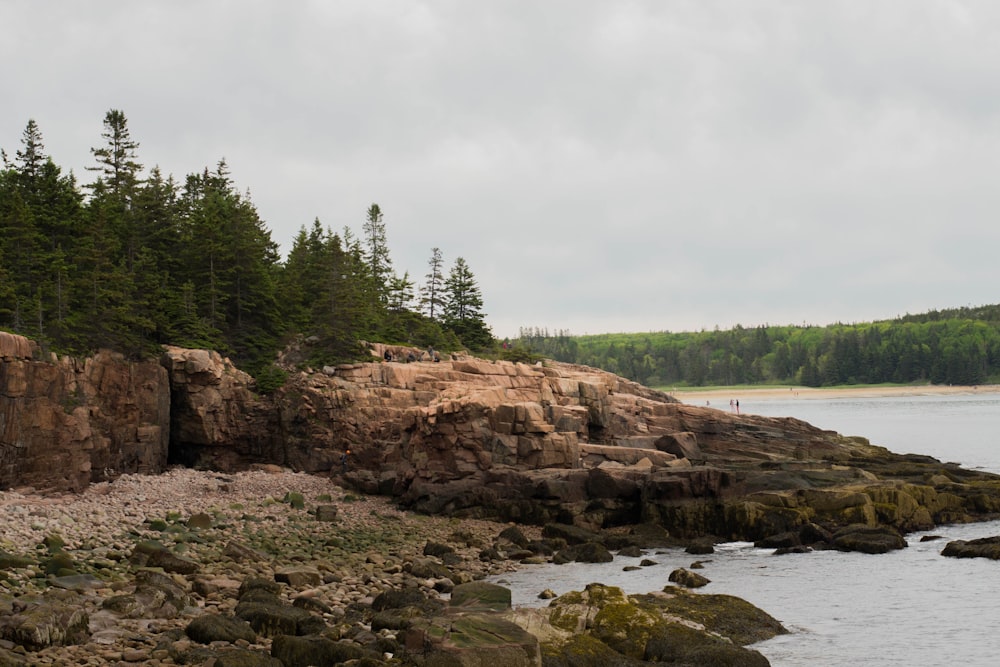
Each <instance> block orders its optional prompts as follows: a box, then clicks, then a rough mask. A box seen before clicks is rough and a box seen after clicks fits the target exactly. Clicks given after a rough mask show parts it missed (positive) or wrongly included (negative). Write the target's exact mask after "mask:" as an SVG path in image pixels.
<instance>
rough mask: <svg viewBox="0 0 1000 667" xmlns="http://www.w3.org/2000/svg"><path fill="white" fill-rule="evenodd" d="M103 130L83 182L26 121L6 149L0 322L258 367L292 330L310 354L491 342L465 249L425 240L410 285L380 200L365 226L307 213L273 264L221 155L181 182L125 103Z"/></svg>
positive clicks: (267, 241)
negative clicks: (157, 161) (134, 130)
mask: <svg viewBox="0 0 1000 667" xmlns="http://www.w3.org/2000/svg"><path fill="white" fill-rule="evenodd" d="M103 128H104V129H103V132H102V133H101V135H100V137H99V140H98V137H96V136H95V140H97V144H98V145H97V146H96V147H94V148H92V149H91V153H92V156H93V166H92V167H88V168H87V172H88V173H87V177H88V178H87V182H86V183H84V184H83V185H82V186H81V185H80V184H79V183H78V182H77V178H76V176H75V175H74V174H72V173H70V174H64V173H63V170H62V169H61V168H60V167H59V166H58V165H57V164H56V163H55V161H54V160H53V159H52V158H51V157H50V156H49V155H47V154H46V153H45V147H44V142H43V139H42V132H41V129H40V128H39V127H38V125H37V124H36V123H35V122H34V121H33V120H29V121H28V123H27V126H26V128H25V129H24V132H23V135H22V139H21V145H20V147H19V148H18V149H17V150H16V151H15V154H14V155H13V156H10V155H8V153H7V152H6V151H4V152H3V154H2V159H3V164H2V169H0V329H4V330H7V331H11V332H14V333H18V334H22V335H25V336H28V337H30V338H33V339H35V340H36V341H38V342H39V343H40V344H41V345H42V346H43V348H44V349H46V350H50V351H53V352H59V353H68V354H74V355H80V354H87V353H90V352H93V351H95V350H97V349H100V348H110V349H113V350H117V351H119V352H123V353H125V354H126V355H129V356H131V357H142V356H147V355H150V354H157V353H158V352H159V346H160V345H162V344H174V345H180V346H186V347H199V348H211V349H215V350H218V351H220V352H221V353H223V354H225V355H229V356H231V357H232V358H233V360H234V362H236V363H237V364H238V365H239V366H240V367H241V368H244V369H246V370H248V371H249V372H251V373H253V374H255V375H257V376H258V379H261V377H264V376H268V375H269V374H273V373H275V372H276V371H275V369H274V367H273V366H272V364H271V362H272V361H273V360H274V358H275V354H276V352H277V351H278V350H279V349H280V348H281V347H282V346H283V345H284V344H286V343H287V342H288V341H289V340H291V339H292V338H293V337H294V336H297V335H299V336H303V337H307V338H309V339H310V340H312V341H313V342H314V343H315V344H314V345H313V346H311V349H313V350H314V352H313V358H312V359H310V362H312V363H315V364H322V363H335V362H338V361H347V360H352V359H357V358H359V356H361V357H363V356H365V355H364V352H363V351H362V350H360V349H359V347H358V341H359V340H375V341H383V342H389V343H398V344H410V345H414V346H419V347H425V346H434V347H435V348H438V349H442V350H454V349H461V348H467V349H471V350H475V351H479V350H481V349H483V348H488V347H490V346H493V345H494V340H493V336H492V334H491V332H490V330H489V328H488V327H487V326H486V324H485V321H484V317H485V313H484V312H483V297H482V293H481V291H480V289H479V286H478V284H477V282H476V279H475V275H474V274H473V273H472V270H471V269H470V267H469V266H468V264H467V263H466V262H465V260H464V259H463V258H461V257H458V258H456V259H455V260H454V262H453V263H452V265H451V267H450V269H449V268H448V267H446V265H445V261H444V254H443V252H442V251H441V249H439V248H428V249H427V252H428V263H427V273H426V274H425V275H424V277H423V278H422V279H421V280H419V282H417V281H415V280H414V279H412V278H411V276H410V274H409V273H408V272H403V273H402V274H399V273H397V271H396V270H395V269H394V267H393V265H392V261H391V257H390V253H389V250H388V242H387V233H386V223H385V221H384V218H383V212H382V210H381V208H380V207H379V206H378V205H377V204H372V205H371V206H370V207H369V208H368V209H367V210H359V211H358V222H359V223H361V232H360V233H355V232H352V231H351V229H350V228H349V227H345V228H344V229H343V231H342V232H340V233H334V232H333V231H331V230H330V229H328V228H325V227H324V226H323V225H321V224H320V221H319V220H318V219H317V220H314V221H313V222H312V225H311V226H306V225H305V224H303V226H302V227H301V229H300V231H299V234H298V236H297V237H296V238H295V241H294V244H293V246H292V248H291V250H290V252H289V253H288V256H287V258H286V259H284V260H282V258H281V257H280V255H279V252H278V246H277V244H276V243H275V242H273V241H272V240H271V234H270V232H269V230H268V229H267V227H266V226H265V224H264V221H263V220H261V219H260V217H259V216H258V214H257V210H256V208H255V207H254V204H253V202H252V201H251V199H250V197H249V195H248V194H245V193H242V192H241V191H240V190H239V189H238V188H237V186H236V184H235V183H234V182H233V180H232V178H231V176H230V174H229V171H228V168H227V166H226V163H225V161H224V160H222V161H220V162H219V163H218V164H217V165H216V166H215V167H214V168H211V169H209V168H204V169H201V170H200V171H197V172H194V173H191V174H189V175H187V176H186V177H185V179H184V180H183V182H181V183H178V182H176V181H175V180H174V179H173V177H172V176H169V175H164V174H162V173H160V170H159V169H158V168H152V169H150V170H149V171H148V173H146V172H144V170H143V166H142V164H141V163H140V161H139V160H140V158H139V153H138V148H139V143H138V142H137V141H136V140H134V139H133V138H132V137H131V136H130V132H129V129H128V121H127V119H126V117H125V114H124V113H123V112H121V111H119V110H111V111H109V112H107V114H106V115H105V117H104V122H103ZM280 380H281V378H280V377H271V378H269V379H268V381H269V382H270V383H271V384H274V383H277V382H280Z"/></svg>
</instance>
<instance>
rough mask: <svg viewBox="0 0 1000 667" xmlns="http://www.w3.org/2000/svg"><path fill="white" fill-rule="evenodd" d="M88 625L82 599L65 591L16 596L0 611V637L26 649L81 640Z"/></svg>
mask: <svg viewBox="0 0 1000 667" xmlns="http://www.w3.org/2000/svg"><path fill="white" fill-rule="evenodd" d="M89 626H90V616H89V615H88V614H87V612H86V610H85V609H84V606H83V602H82V600H81V599H80V598H79V597H78V596H77V595H76V594H75V593H69V592H68V591H60V592H59V594H56V593H47V594H45V595H41V596H38V597H22V598H17V599H16V600H14V601H13V602H11V604H10V607H9V608H8V609H3V610H2V612H0V638H2V639H5V640H7V641H10V642H13V643H14V644H16V645H18V646H22V647H24V648H26V649H27V650H29V651H39V650H41V649H44V648H48V647H50V646H66V645H70V644H79V643H82V642H85V641H86V640H87V639H88V638H89V637H90V630H89Z"/></svg>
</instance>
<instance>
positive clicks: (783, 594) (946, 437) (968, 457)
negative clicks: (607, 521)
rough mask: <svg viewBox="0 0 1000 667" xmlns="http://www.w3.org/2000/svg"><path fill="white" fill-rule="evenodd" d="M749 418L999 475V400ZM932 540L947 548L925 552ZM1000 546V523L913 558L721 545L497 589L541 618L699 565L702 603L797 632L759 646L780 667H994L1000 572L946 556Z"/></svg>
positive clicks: (953, 532)
mask: <svg viewBox="0 0 1000 667" xmlns="http://www.w3.org/2000/svg"><path fill="white" fill-rule="evenodd" d="M740 407H741V410H742V411H743V412H744V413H754V414H760V415H768V416H790V417H797V418H799V419H804V420H805V421H808V422H810V423H812V424H814V425H816V426H819V427H821V428H826V429H831V430H835V431H838V432H840V433H843V434H845V435H862V436H865V437H867V438H869V439H870V440H871V441H872V443H874V444H878V445H883V446H885V447H888V448H889V449H891V450H892V451H895V452H901V453H908V452H912V453H919V454H929V455H931V456H934V457H935V458H939V459H941V460H944V461H955V462H957V463H960V464H961V465H962V466H963V467H967V468H978V469H984V470H988V471H991V472H997V473H1000V443H998V442H997V439H998V435H997V434H1000V394H993V395H986V396H984V395H981V394H976V395H949V396H918V397H900V398H867V399H852V398H832V399H783V400H760V401H754V400H749V399H748V400H745V401H744V400H741V401H740ZM924 535H934V536H940V538H941V539H937V540H933V541H926V542H923V541H921V538H922V537H923V536H924ZM990 535H1000V522H988V523H978V524H970V525H962V526H941V527H939V528H937V529H935V530H934V531H931V532H930V533H926V534H925V533H915V534H911V535H908V536H907V538H908V543H909V546H908V547H907V548H906V549H902V550H900V551H895V552H892V553H889V554H882V555H869V554H858V553H842V552H836V551H817V552H813V553H808V554H789V555H785V556H775V555H773V552H772V550H769V549H757V548H755V547H754V546H753V545H752V544H750V543H742V542H740V543H729V544H723V545H718V546H717V547H716V553H715V554H712V555H710V556H704V557H695V556H691V555H689V554H686V553H685V552H684V551H683V550H681V549H669V550H660V551H656V552H653V551H650V552H649V553H647V555H646V556H644V557H645V558H651V559H652V560H655V561H656V563H657V564H656V565H654V566H650V567H643V568H641V569H640V570H636V571H632V572H626V571H624V569H623V568H625V567H626V566H628V565H638V562H639V560H641V559H639V558H628V557H624V556H616V558H615V560H614V562H613V563H606V564H582V563H574V564H568V565H535V566H527V567H525V568H523V569H521V570H519V571H518V572H516V573H511V574H507V575H504V576H502V577H498V578H495V579H494V580H500V581H502V583H504V584H505V585H507V586H509V587H510V588H511V590H512V591H513V598H514V604H515V605H516V606H517V605H523V606H542V605H545V604H548V603H547V602H546V601H542V600H539V599H538V597H537V596H538V593H539V592H541V591H542V590H544V589H546V588H550V589H552V590H553V591H555V592H556V593H557V594H562V593H566V592H568V591H572V590H582V589H583V588H584V587H585V586H586V585H587V584H588V583H591V582H600V583H604V584H608V585H612V586H620V587H621V588H623V589H624V590H625V591H626V592H627V593H646V592H650V591H654V590H660V589H662V588H663V587H664V586H667V585H669V584H668V582H667V577H668V576H669V574H670V572H671V571H672V570H674V569H675V568H678V567H689V566H690V565H691V563H692V562H693V561H694V560H696V559H697V560H701V561H702V562H703V563H704V569H702V570H699V572H700V573H701V574H703V575H704V576H706V577H708V578H709V579H710V580H711V582H712V583H710V584H709V585H708V586H706V587H704V588H702V589H699V591H700V592H704V593H725V594H729V595H735V596H737V597H741V598H743V599H745V600H748V601H749V602H752V603H753V604H755V605H757V606H758V607H760V608H761V609H763V610H765V611H767V612H768V613H769V614H771V615H772V616H774V617H775V618H777V619H778V620H779V621H781V622H782V623H783V624H784V625H785V627H786V628H788V629H789V630H790V631H791V632H790V634H788V635H783V636H780V637H777V638H775V639H772V640H769V641H766V642H762V643H760V644H757V645H755V646H754V648H756V649H757V650H759V651H760V652H761V653H763V654H764V655H765V656H767V658H768V660H770V662H771V664H772V665H773V666H775V667H780V666H792V665H795V666H799V665H826V666H830V667H834V666H845V667H846V666H847V665H851V666H854V665H952V664H960V665H984V666H985V665H995V664H998V660H1000V658H998V657H997V656H1000V631H998V629H1000V562H996V561H991V560H986V559H980V558H976V559H956V558H945V557H943V556H941V555H940V552H941V549H943V548H944V546H945V544H946V543H947V542H948V541H950V540H955V539H965V540H968V539H975V538H978V537H986V536H990Z"/></svg>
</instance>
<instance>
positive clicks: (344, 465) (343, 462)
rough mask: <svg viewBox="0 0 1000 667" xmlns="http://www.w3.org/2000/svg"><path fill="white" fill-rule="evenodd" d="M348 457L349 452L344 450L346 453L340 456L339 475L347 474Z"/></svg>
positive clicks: (349, 455)
mask: <svg viewBox="0 0 1000 667" xmlns="http://www.w3.org/2000/svg"><path fill="white" fill-rule="evenodd" d="M350 457H351V450H349V449H348V450H346V451H344V453H343V454H341V455H340V470H341V474H344V475H346V474H347V460H348V459H349V458H350Z"/></svg>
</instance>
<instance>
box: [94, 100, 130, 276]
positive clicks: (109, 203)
mask: <svg viewBox="0 0 1000 667" xmlns="http://www.w3.org/2000/svg"><path fill="white" fill-rule="evenodd" d="M101 138H103V139H104V141H105V144H104V146H102V147H100V148H91V149H90V152H91V153H92V154H93V156H94V158H96V160H97V165H96V166H93V167H87V169H88V170H89V171H94V172H97V173H98V174H99V175H98V177H97V180H96V181H95V182H94V183H92V184H91V185H90V186H89V187H90V188H91V190H94V189H95V188H96V187H97V185H98V184H100V183H103V184H104V189H103V190H102V195H103V197H104V198H105V203H104V204H103V207H104V214H105V215H106V216H107V221H108V230H109V231H110V232H111V233H113V234H115V235H116V236H117V237H118V240H119V244H120V248H121V252H122V253H124V256H125V261H126V266H127V269H128V271H129V272H130V273H131V272H132V271H133V264H134V262H135V257H136V254H137V253H138V252H139V248H140V247H141V238H140V236H139V230H138V229H137V226H136V222H135V220H134V211H133V206H132V202H133V198H134V197H135V192H136V189H137V188H138V186H139V185H140V183H141V181H140V179H139V173H140V172H141V171H142V165H141V164H139V162H137V161H136V151H137V150H138V148H139V144H138V142H136V141H133V139H132V137H131V135H130V133H129V129H128V119H127V118H125V114H124V113H123V112H121V111H119V110H118V109H112V110H110V111H108V112H107V113H106V114H105V115H104V131H103V132H102V133H101Z"/></svg>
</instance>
